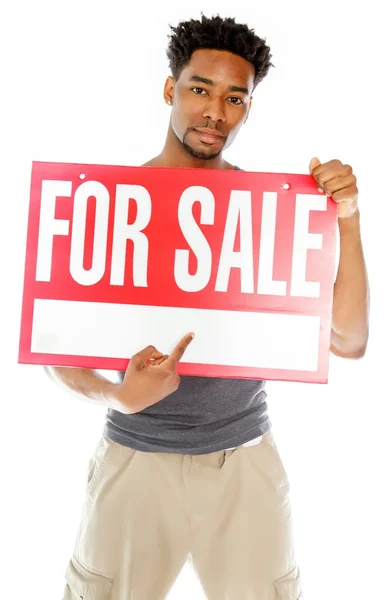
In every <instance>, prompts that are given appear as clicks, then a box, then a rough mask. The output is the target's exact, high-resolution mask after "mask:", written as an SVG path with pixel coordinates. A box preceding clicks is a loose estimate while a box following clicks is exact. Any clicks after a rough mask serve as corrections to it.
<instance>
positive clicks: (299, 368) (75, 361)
mask: <svg viewBox="0 0 390 600" xmlns="http://www.w3.org/2000/svg"><path fill="white" fill-rule="evenodd" d="M336 215H337V210H336V204H335V202H334V201H333V200H331V199H330V198H328V197H327V196H326V195H324V194H320V193H319V192H318V189H317V185H316V183H315V181H314V179H313V178H312V177H311V176H309V175H291V174H290V175H288V174H270V173H253V172H251V173H248V172H240V171H230V170H229V171H226V170H225V171H222V170H212V169H209V170H208V169H168V168H156V167H154V168H150V167H116V166H102V165H80V164H57V163H43V162H35V163H33V169H32V183H31V198H30V212H29V224H28V236H27V256H26V266H25V281H24V298H23V310H22V323H21V337H20V352H19V362H21V363H34V364H45V365H53V366H54V365H56V366H58V365H63V366H76V367H84V368H95V369H118V370H125V369H126V367H127V364H128V360H129V358H130V357H131V356H132V355H133V354H134V353H135V352H137V351H139V350H140V349H142V348H143V347H145V346H147V345H149V344H153V345H154V346H156V347H157V348H158V349H159V350H161V351H163V352H166V353H168V352H170V350H171V349H172V348H173V346H174V345H175V344H176V342H177V341H178V340H179V339H180V338H181V337H182V336H183V335H185V334H186V333H187V332H190V331H194V332H195V334H196V336H195V339H194V341H193V342H192V344H191V345H190V346H189V348H188V350H187V352H186V354H185V356H184V357H183V361H185V362H182V363H181V364H180V365H179V369H178V371H179V373H181V374H186V375H201V376H214V377H235V378H241V377H242V378H246V377H250V378H259V379H279V380H294V381H310V382H326V381H327V372H328V359H329V346H330V328H331V310H332V297H333V282H334V269H335V252H336V244H335V242H336V218H337V217H336Z"/></svg>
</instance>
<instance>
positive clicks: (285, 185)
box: [282, 183, 290, 190]
mask: <svg viewBox="0 0 390 600" xmlns="http://www.w3.org/2000/svg"><path fill="white" fill-rule="evenodd" d="M282 187H283V189H284V190H289V189H290V184H289V183H284V184H283V186H282Z"/></svg>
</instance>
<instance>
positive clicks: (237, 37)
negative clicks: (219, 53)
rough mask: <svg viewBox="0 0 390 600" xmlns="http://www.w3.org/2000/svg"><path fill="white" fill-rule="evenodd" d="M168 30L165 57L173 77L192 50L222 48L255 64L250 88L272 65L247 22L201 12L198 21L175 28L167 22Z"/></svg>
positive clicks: (176, 74) (267, 53) (184, 63)
mask: <svg viewBox="0 0 390 600" xmlns="http://www.w3.org/2000/svg"><path fill="white" fill-rule="evenodd" d="M170 29H171V30H172V33H171V34H170V35H169V38H170V42H169V45H168V49H167V56H168V60H169V67H170V69H171V73H172V76H173V77H174V78H175V79H176V80H177V79H179V77H180V74H181V72H182V70H183V69H184V68H185V67H186V66H187V65H188V63H189V62H190V60H191V56H192V53H193V52H195V50H199V49H202V48H208V49H213V50H225V51H226V52H231V53H232V54H237V55H238V56H241V57H242V58H245V59H246V60H247V61H248V62H250V63H252V65H253V66H254V67H255V81H254V87H256V86H257V85H258V83H260V81H262V79H264V77H265V76H266V75H267V73H268V71H269V69H270V67H273V66H274V65H273V64H272V63H271V58H272V54H271V49H270V48H269V46H267V44H266V40H264V39H261V38H259V37H258V36H257V35H256V34H255V32H254V30H253V29H249V27H248V26H247V25H243V24H241V23H236V21H235V19H234V18H231V17H227V18H225V19H223V18H222V17H220V16H219V15H215V16H213V17H211V18H208V17H205V16H204V14H203V13H202V16H201V19H200V20H195V19H191V20H189V21H181V22H180V23H179V24H178V25H177V26H176V27H172V25H170Z"/></svg>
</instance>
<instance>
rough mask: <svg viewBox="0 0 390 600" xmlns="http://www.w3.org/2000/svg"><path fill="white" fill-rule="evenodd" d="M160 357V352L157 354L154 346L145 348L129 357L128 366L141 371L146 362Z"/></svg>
mask: <svg viewBox="0 0 390 600" xmlns="http://www.w3.org/2000/svg"><path fill="white" fill-rule="evenodd" d="M162 356H163V354H162V352H159V351H158V350H157V349H156V348H155V347H154V346H147V347H146V348H143V349H142V350H140V351H139V352H137V354H134V356H132V357H131V359H130V364H131V365H132V366H133V367H135V368H137V369H141V368H142V367H144V365H145V363H146V362H147V361H149V360H151V359H159V358H161V357H162Z"/></svg>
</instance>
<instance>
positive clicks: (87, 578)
mask: <svg viewBox="0 0 390 600" xmlns="http://www.w3.org/2000/svg"><path fill="white" fill-rule="evenodd" d="M65 580H66V583H67V584H68V586H69V588H70V589H71V590H72V592H73V594H74V597H75V599H77V600H79V599H80V600H109V598H110V595H111V588H112V583H113V582H112V580H111V579H108V578H107V577H104V576H103V575H97V574H96V573H92V572H91V571H88V570H87V569H86V568H85V567H83V566H82V565H81V564H80V563H79V562H78V560H77V559H76V558H75V557H73V558H72V560H71V561H70V563H69V565H68V568H67V570H66V574H65ZM72 598H73V596H72Z"/></svg>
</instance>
